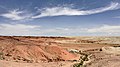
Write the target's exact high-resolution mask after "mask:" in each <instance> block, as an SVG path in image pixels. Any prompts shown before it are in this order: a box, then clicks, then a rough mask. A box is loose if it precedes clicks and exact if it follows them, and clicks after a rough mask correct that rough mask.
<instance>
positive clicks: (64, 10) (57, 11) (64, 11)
mask: <svg viewBox="0 0 120 67" xmlns="http://www.w3.org/2000/svg"><path fill="white" fill-rule="evenodd" d="M119 8H120V4H119V3H114V2H112V3H111V4H110V5H107V6H105V7H100V8H96V9H91V10H79V9H72V8H69V7H53V8H45V9H44V10H42V11H40V14H39V15H36V16H33V17H32V18H41V17H47V16H61V15H66V16H74V15H91V14H96V13H102V12H105V11H109V10H116V9H119Z"/></svg>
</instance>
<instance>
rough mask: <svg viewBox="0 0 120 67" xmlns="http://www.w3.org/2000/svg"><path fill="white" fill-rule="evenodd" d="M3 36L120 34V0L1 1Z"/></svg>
mask: <svg viewBox="0 0 120 67" xmlns="http://www.w3.org/2000/svg"><path fill="white" fill-rule="evenodd" d="M0 35H16V36H21V35H22V36H25V35H27V36H30V35H32V36H119V35H120V0H19V1H18V0H0Z"/></svg>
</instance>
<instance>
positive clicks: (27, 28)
mask: <svg viewBox="0 0 120 67" xmlns="http://www.w3.org/2000/svg"><path fill="white" fill-rule="evenodd" d="M119 34H120V25H116V26H111V25H103V26H100V27H98V26H97V27H94V28H92V27H91V28H81V27H77V28H73V27H69V28H67V27H66V28H62V27H59V28H44V27H41V26H38V25H26V24H0V35H34V36H35V35H38V36H40V35H48V36H49V35H58V36H60V35H64V36H65V35H66V36H69V35H70V36H71V35H72V36H75V35H119Z"/></svg>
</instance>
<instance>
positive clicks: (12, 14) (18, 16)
mask: <svg viewBox="0 0 120 67" xmlns="http://www.w3.org/2000/svg"><path fill="white" fill-rule="evenodd" d="M0 16H2V17H5V18H9V19H11V20H24V19H28V18H30V17H31V14H29V15H28V14H26V13H24V11H19V9H15V10H12V11H9V12H8V13H4V14H1V15H0Z"/></svg>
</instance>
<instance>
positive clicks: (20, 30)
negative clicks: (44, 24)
mask: <svg viewBox="0 0 120 67" xmlns="http://www.w3.org/2000/svg"><path fill="white" fill-rule="evenodd" d="M39 27H40V26H35V25H25V24H0V34H1V35H31V34H34V31H35V30H36V29H38V28H39Z"/></svg>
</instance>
